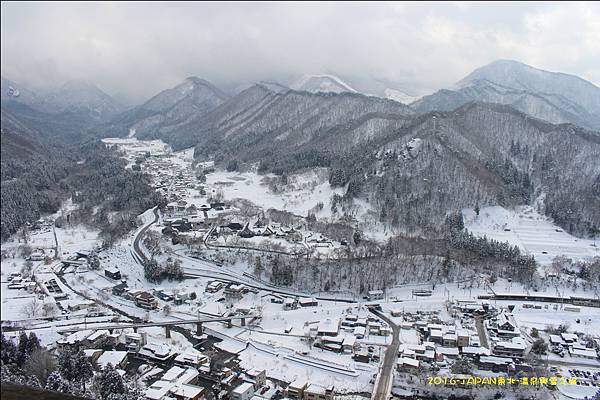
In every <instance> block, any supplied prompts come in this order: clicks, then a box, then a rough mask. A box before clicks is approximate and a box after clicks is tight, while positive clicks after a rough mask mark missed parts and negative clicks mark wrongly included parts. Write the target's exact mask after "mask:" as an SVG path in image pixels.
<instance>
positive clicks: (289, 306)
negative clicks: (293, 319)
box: [283, 297, 298, 310]
mask: <svg viewBox="0 0 600 400" xmlns="http://www.w3.org/2000/svg"><path fill="white" fill-rule="evenodd" d="M297 307H298V302H297V301H296V299H292V298H291V297H286V298H285V300H283V309H284V310H295V309H296V308H297Z"/></svg>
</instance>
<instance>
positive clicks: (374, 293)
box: [368, 290, 383, 301]
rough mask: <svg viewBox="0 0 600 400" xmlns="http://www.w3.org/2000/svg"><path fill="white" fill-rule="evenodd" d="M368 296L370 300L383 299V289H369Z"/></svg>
mask: <svg viewBox="0 0 600 400" xmlns="http://www.w3.org/2000/svg"><path fill="white" fill-rule="evenodd" d="M368 298H369V300H370V301H374V300H382V299H383V290H371V291H369V293H368Z"/></svg>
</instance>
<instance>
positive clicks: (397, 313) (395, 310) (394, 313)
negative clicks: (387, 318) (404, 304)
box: [390, 308, 403, 317]
mask: <svg viewBox="0 0 600 400" xmlns="http://www.w3.org/2000/svg"><path fill="white" fill-rule="evenodd" d="M390 314H391V315H392V317H401V316H402V314H403V311H402V309H400V308H392V309H390Z"/></svg>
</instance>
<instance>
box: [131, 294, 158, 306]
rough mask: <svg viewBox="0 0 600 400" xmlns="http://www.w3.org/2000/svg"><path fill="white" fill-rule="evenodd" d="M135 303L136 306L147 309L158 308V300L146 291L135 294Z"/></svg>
mask: <svg viewBox="0 0 600 400" xmlns="http://www.w3.org/2000/svg"><path fill="white" fill-rule="evenodd" d="M135 304H136V305H137V306H138V307H141V308H145V309H148V310H154V309H156V308H158V301H157V300H156V299H155V298H154V296H152V295H151V294H150V293H148V292H142V293H140V294H138V295H137V296H135Z"/></svg>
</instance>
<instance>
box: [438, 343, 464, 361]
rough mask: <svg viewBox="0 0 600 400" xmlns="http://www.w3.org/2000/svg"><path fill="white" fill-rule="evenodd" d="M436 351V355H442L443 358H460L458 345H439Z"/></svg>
mask: <svg viewBox="0 0 600 400" xmlns="http://www.w3.org/2000/svg"><path fill="white" fill-rule="evenodd" d="M435 352H436V356H437V355H441V356H442V357H441V359H444V358H451V359H455V358H458V355H459V351H458V348H456V347H441V346H440V347H437V348H436V349H435Z"/></svg>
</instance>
